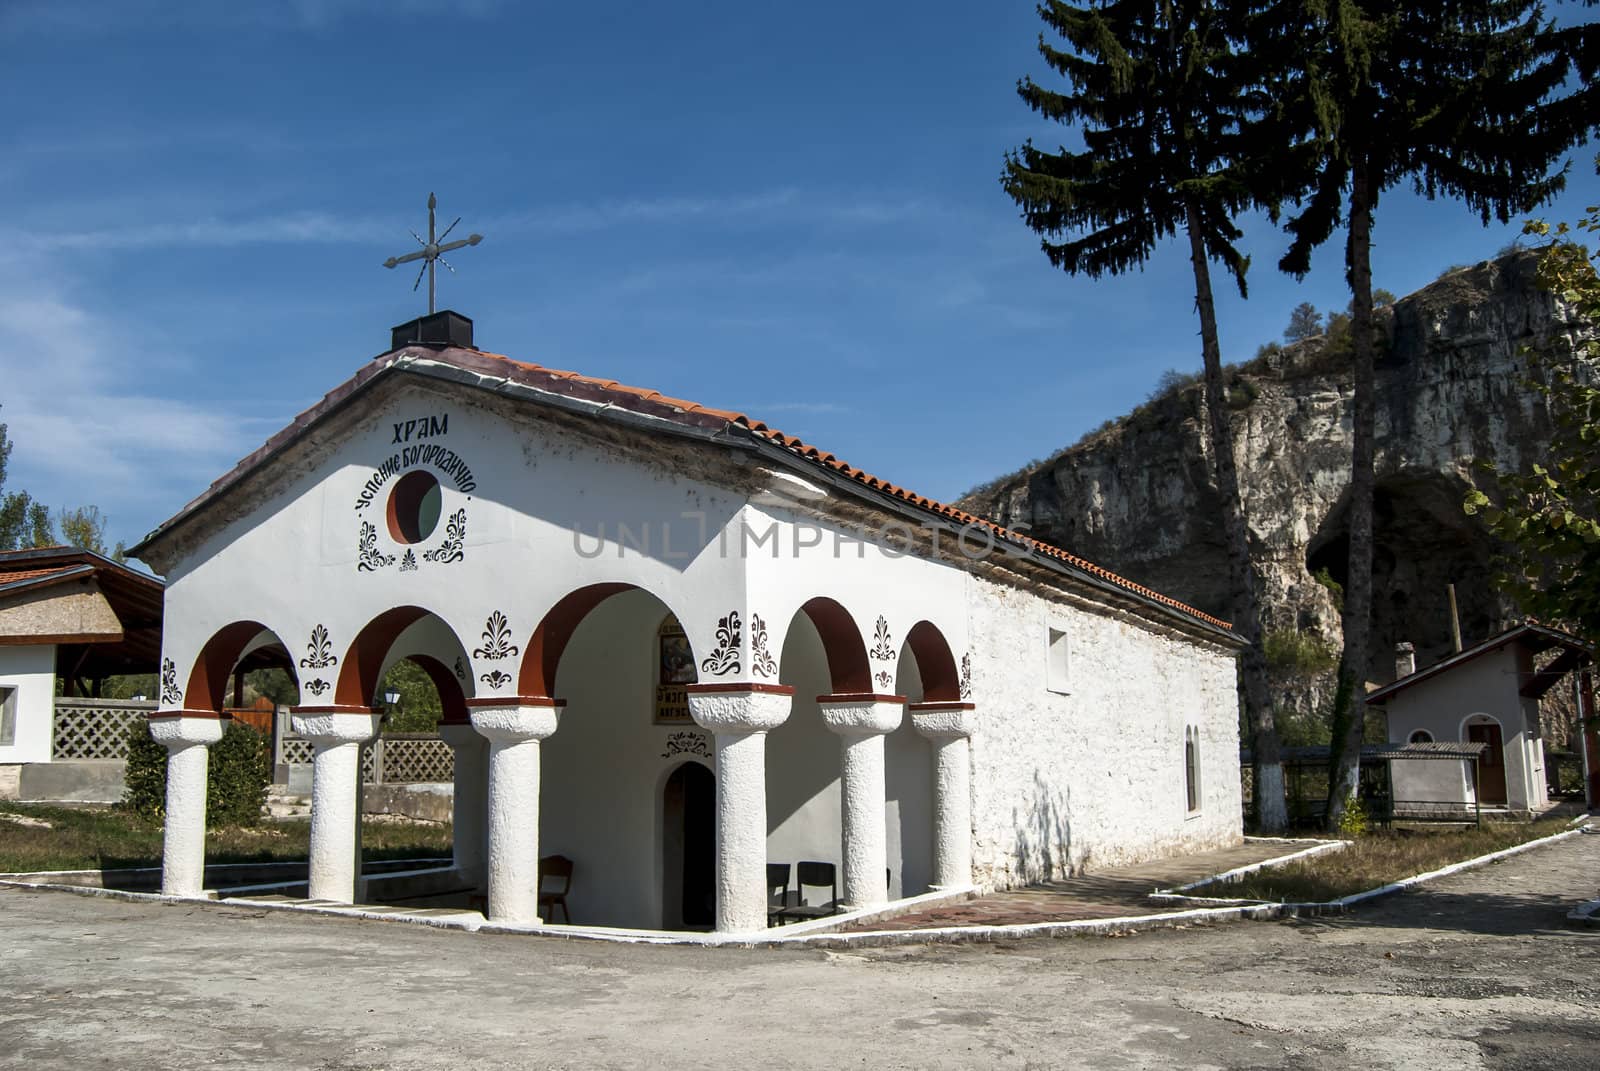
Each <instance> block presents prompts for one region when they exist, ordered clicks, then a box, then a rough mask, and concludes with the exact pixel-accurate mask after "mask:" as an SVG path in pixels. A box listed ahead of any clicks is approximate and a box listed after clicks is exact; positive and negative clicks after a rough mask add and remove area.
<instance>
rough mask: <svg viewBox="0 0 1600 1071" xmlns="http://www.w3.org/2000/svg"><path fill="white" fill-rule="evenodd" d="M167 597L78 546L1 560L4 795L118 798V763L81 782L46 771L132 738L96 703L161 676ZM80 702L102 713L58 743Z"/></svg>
mask: <svg viewBox="0 0 1600 1071" xmlns="http://www.w3.org/2000/svg"><path fill="white" fill-rule="evenodd" d="M162 591H163V584H162V582H161V581H160V580H159V579H157V578H155V577H153V576H150V575H148V574H146V573H142V572H139V571H138V570H136V569H131V568H129V567H128V566H126V565H122V564H120V563H118V562H114V561H112V560H111V559H109V558H106V557H104V556H102V555H99V554H95V553H92V552H90V551H87V550H80V549H78V548H76V547H40V548H33V549H29V550H11V551H0V795H3V796H10V797H13V798H15V797H17V796H19V795H20V796H22V797H23V798H39V797H40V796H41V795H42V796H43V797H45V798H56V799H63V798H100V797H104V798H109V799H115V798H117V797H118V796H120V794H121V779H122V770H121V763H120V762H118V761H116V760H109V761H108V762H102V761H101V760H99V759H91V760H88V762H89V765H88V766H86V767H83V768H82V769H80V770H78V771H76V773H77V774H78V775H79V776H74V773H73V771H70V770H67V769H65V768H57V769H54V770H46V769H43V767H44V766H46V765H48V764H50V763H51V762H52V761H53V760H55V759H58V758H61V757H63V754H77V753H79V752H82V753H86V754H96V755H97V754H100V753H102V752H103V753H105V754H111V753H114V752H118V751H119V750H125V741H123V740H122V739H120V738H118V739H115V740H113V739H112V738H111V737H112V736H115V735H116V734H119V733H125V731H126V711H123V710H118V709H113V708H114V707H115V704H100V703H98V702H97V697H98V696H99V694H100V684H101V682H102V681H104V680H105V679H106V678H108V677H113V676H118V675H122V674H143V673H151V674H153V673H155V672H156V668H157V666H158V664H159V661H160V657H161V608H162ZM58 683H59V685H60V687H59V691H60V692H61V697H60V699H59V700H58V696H57V691H58ZM151 698H152V699H153V698H154V697H153V696H152V697H151ZM77 700H83V702H82V703H78V704H77V705H79V706H82V707H83V708H84V709H85V710H88V709H89V708H91V707H93V708H95V711H94V712H92V713H89V714H85V715H83V716H82V717H80V718H79V719H78V722H81V723H82V724H78V722H74V723H73V724H72V725H71V726H70V727H69V728H68V729H67V730H66V732H68V733H70V734H73V737H74V739H73V740H70V741H69V740H65V739H58V738H57V728H58V726H57V713H58V707H60V706H62V705H63V703H65V704H67V705H72V704H73V703H74V702H75V701H77ZM150 705H152V706H153V703H152V704H150ZM101 707H104V713H103V714H102V712H101V710H100V708H101ZM138 709H139V711H140V713H141V714H142V712H143V710H144V709H146V708H145V707H140V708H138ZM100 735H105V736H106V739H105V740H100V739H99V736H100ZM79 736H81V737H82V738H83V739H81V740H80V739H78V737H79ZM91 737H93V739H90V738H91ZM75 745H81V746H75ZM96 763H98V765H96ZM30 772H31V774H32V780H33V781H35V782H37V784H36V785H35V786H34V788H33V789H32V790H30V788H29V786H28V784H27V783H26V782H27V781H28V780H29V775H30ZM83 792H88V796H87V797H84V796H83V795H82V793H83Z"/></svg>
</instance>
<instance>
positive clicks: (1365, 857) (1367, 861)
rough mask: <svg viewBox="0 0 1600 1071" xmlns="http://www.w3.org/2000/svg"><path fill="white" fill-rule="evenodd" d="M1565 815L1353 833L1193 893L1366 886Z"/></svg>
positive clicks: (1331, 893) (1347, 890) (1483, 851)
mask: <svg viewBox="0 0 1600 1071" xmlns="http://www.w3.org/2000/svg"><path fill="white" fill-rule="evenodd" d="M1568 823H1569V819H1568V818H1547V819H1544V820H1542V821H1538V822H1493V823H1485V824H1484V827H1483V828H1482V829H1465V830H1454V829H1452V830H1449V831H1444V830H1439V829H1428V828H1423V829H1415V830H1412V829H1401V830H1395V831H1391V832H1381V831H1380V832H1373V833H1368V834H1366V835H1365V836H1362V837H1359V838H1357V839H1356V840H1355V842H1354V843H1353V844H1351V846H1350V847H1348V848H1345V849H1344V850H1343V851H1336V852H1325V853H1323V854H1321V855H1314V856H1312V857H1311V858H1309V859H1304V860H1300V861H1299V862H1294V863H1286V864H1284V865H1283V866H1277V867H1268V868H1266V869H1265V870H1258V871H1256V872H1255V873H1254V874H1251V875H1249V876H1248V877H1246V878H1245V879H1244V880H1243V881H1239V882H1230V883H1228V884H1226V885H1210V886H1206V887H1205V888H1202V889H1196V890H1194V894H1195V895H1197V896H1232V897H1239V898H1242V899H1248V900H1289V901H1301V902H1310V903H1316V902H1321V901H1324V900H1337V899H1339V898H1340V897H1344V896H1350V895H1351V894H1353V893H1358V892H1366V891H1367V890H1368V889H1376V888H1378V887H1379V886H1382V885H1388V884H1389V883H1390V882H1394V881H1399V880H1400V879H1402V878H1409V877H1414V876H1415V875H1417V874H1426V873H1428V872H1429V871H1433V870H1438V869H1439V868H1440V867H1445V866H1449V865H1450V864H1451V863H1459V862H1461V861H1463V860H1466V859H1474V858H1476V857H1478V856H1480V855H1488V854H1489V853H1490V852H1497V851H1500V850H1501V849H1502V848H1510V847H1513V846H1515V845H1518V844H1522V843H1525V842H1527V841H1530V840H1537V839H1538V838H1540V837H1548V836H1550V835H1551V834H1552V833H1560V832H1562V831H1563V830H1565V829H1568V828H1570V827H1569V824H1568Z"/></svg>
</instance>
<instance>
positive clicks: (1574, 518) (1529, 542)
mask: <svg viewBox="0 0 1600 1071" xmlns="http://www.w3.org/2000/svg"><path fill="white" fill-rule="evenodd" d="M1597 167H1600V161H1597ZM1577 226H1578V229H1580V230H1582V231H1586V232H1590V233H1594V232H1600V210H1597V209H1591V210H1590V214H1589V215H1588V216H1586V217H1585V218H1584V219H1583V220H1582V221H1581V222H1580V223H1579V224H1578V225H1577ZM1531 229H1532V230H1533V231H1534V232H1535V233H1539V234H1547V235H1548V234H1551V233H1552V230H1551V228H1549V227H1547V226H1545V225H1544V224H1533V225H1531ZM1553 233H1554V234H1555V236H1556V238H1557V239H1558V241H1556V242H1555V243H1554V244H1552V245H1551V247H1550V248H1549V249H1548V250H1546V252H1545V254H1544V256H1543V257H1542V258H1541V260H1540V262H1539V276H1538V278H1539V282H1540V284H1541V285H1543V286H1544V287H1546V288H1547V289H1549V290H1551V291H1553V292H1554V293H1556V294H1558V295H1560V296H1561V297H1562V298H1563V299H1564V300H1566V301H1567V302H1569V303H1571V304H1573V305H1575V306H1576V307H1577V309H1578V310H1579V312H1581V313H1582V314H1583V316H1584V317H1585V318H1586V319H1588V320H1589V322H1591V323H1600V277H1597V276H1596V274H1595V268H1594V263H1595V261H1597V260H1600V246H1597V247H1596V249H1595V251H1594V252H1593V253H1590V252H1589V250H1588V249H1586V248H1585V247H1584V246H1583V245H1581V244H1578V243H1576V242H1572V241H1567V240H1566V238H1567V235H1568V234H1569V233H1570V231H1569V228H1568V227H1567V226H1566V225H1564V224H1563V225H1560V226H1558V227H1557V228H1555V229H1554V232H1553ZM1588 351H1589V353H1590V354H1591V355H1594V356H1600V346H1597V345H1596V343H1594V342H1592V341H1591V342H1590V343H1589V344H1588ZM1530 356H1531V357H1532V358H1533V360H1534V368H1535V370H1536V371H1538V372H1542V373H1543V378H1542V379H1541V380H1538V381H1536V382H1533V383H1532V384H1531V386H1532V387H1533V388H1534V389H1535V390H1537V391H1538V392H1539V393H1540V394H1541V395H1543V396H1544V399H1545V402H1546V404H1547V405H1548V406H1549V410H1550V420H1551V424H1552V429H1553V430H1552V432H1551V436H1550V442H1549V445H1548V447H1547V449H1546V450H1545V451H1544V452H1543V458H1542V460H1541V461H1540V462H1539V463H1537V464H1534V465H1532V466H1531V467H1530V469H1529V471H1527V472H1525V473H1499V474H1495V483H1496V485H1497V489H1498V496H1497V497H1498V499H1499V501H1498V502H1495V501H1492V500H1491V499H1490V497H1489V496H1488V495H1486V494H1485V493H1484V492H1483V491H1481V490H1476V489H1475V490H1472V491H1470V492H1468V494H1467V498H1466V502H1465V509H1466V511H1467V513H1469V514H1476V513H1481V514H1482V515H1483V518H1484V520H1485V521H1486V522H1487V523H1488V526H1489V529H1490V530H1491V531H1492V532H1494V534H1495V535H1497V536H1499V537H1500V538H1501V539H1503V540H1505V541H1506V542H1507V543H1508V544H1510V545H1511V546H1512V547H1513V548H1514V550H1515V552H1516V554H1515V558H1514V566H1513V567H1512V568H1509V569H1508V570H1507V571H1506V572H1504V573H1502V574H1501V575H1500V576H1499V577H1497V582H1498V583H1499V585H1500V586H1501V587H1502V588H1503V589H1505V590H1506V591H1509V592H1510V593H1511V595H1512V596H1513V597H1514V598H1515V599H1516V601H1517V604H1518V605H1519V606H1520V607H1521V608H1522V609H1523V611H1524V612H1526V613H1528V614H1530V615H1532V616H1534V617H1537V618H1539V619H1541V620H1545V621H1550V622H1555V623H1560V624H1563V625H1565V626H1567V627H1568V628H1571V629H1573V630H1574V631H1576V632H1578V634H1579V635H1582V636H1584V637H1586V638H1587V639H1589V640H1590V641H1595V640H1600V387H1597V386H1596V385H1595V384H1594V383H1593V382H1592V381H1586V380H1584V379H1580V378H1579V377H1578V376H1576V375H1574V373H1573V369H1572V368H1571V367H1567V366H1563V365H1560V364H1557V363H1556V362H1555V361H1553V360H1550V359H1549V358H1548V356H1547V357H1545V358H1540V357H1539V356H1538V355H1537V354H1530ZM1490 471H1491V472H1492V471H1493V470H1492V469H1491V470H1490Z"/></svg>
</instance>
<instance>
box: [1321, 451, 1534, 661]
mask: <svg viewBox="0 0 1600 1071" xmlns="http://www.w3.org/2000/svg"><path fill="white" fill-rule="evenodd" d="M1466 489H1467V484H1466V482H1465V481H1463V480H1461V479H1460V478H1459V477H1456V476H1451V475H1445V474H1443V473H1437V472H1422V473H1408V472H1402V473H1398V474H1392V475H1388V476H1385V477H1382V478H1380V479H1379V480H1378V482H1377V485H1376V487H1375V489H1374V493H1373V516H1372V535H1373V554H1372V591H1373V598H1372V650H1371V651H1370V656H1371V661H1370V664H1369V666H1368V679H1370V680H1374V681H1387V680H1388V679H1389V677H1390V676H1392V669H1393V658H1392V652H1393V650H1394V645H1395V644H1396V643H1400V642H1409V643H1413V644H1415V645H1416V649H1417V656H1418V657H1417V661H1418V664H1420V665H1427V664H1429V663H1431V662H1434V661H1437V660H1438V659H1440V658H1443V657H1445V656H1447V655H1449V654H1450V653H1451V650H1452V644H1451V636H1450V607H1449V585H1451V584H1454V585H1455V586H1456V598H1457V603H1458V605H1459V608H1460V616H1461V636H1462V640H1463V642H1464V643H1466V644H1469V645H1470V644H1472V643H1475V642H1477V641H1479V640H1482V639H1485V638H1487V637H1488V636H1490V635H1492V634H1493V633H1494V632H1495V631H1497V630H1498V629H1499V628H1500V627H1501V626H1502V624H1503V623H1504V621H1505V618H1506V607H1505V604H1504V601H1503V598H1502V596H1501V595H1500V594H1499V593H1498V592H1496V591H1495V590H1494V589H1493V588H1492V587H1491V586H1490V579H1491V577H1492V576H1493V574H1494V569H1493V566H1492V561H1493V557H1494V554H1495V543H1494V540H1493V538H1492V537H1491V536H1490V535H1489V533H1488V531H1487V530H1486V529H1484V528H1483V527H1482V526H1481V525H1480V524H1478V523H1477V522H1476V521H1475V520H1474V519H1473V518H1471V517H1468V516H1467V515H1466V514H1465V513H1464V512H1463V511H1462V508H1461V502H1462V499H1463V497H1464V496H1465V494H1466ZM1349 510H1350V506H1349V495H1348V494H1346V495H1344V496H1343V497H1342V498H1341V499H1340V500H1339V502H1338V504H1337V505H1336V506H1335V507H1334V509H1333V510H1332V511H1330V513H1329V514H1328V516H1327V517H1326V518H1324V520H1323V522H1322V524H1321V526H1320V527H1319V528H1318V530H1317V534H1316V535H1315V536H1314V537H1313V538H1312V540H1311V542H1310V543H1309V544H1308V546H1307V548H1306V571H1307V572H1308V573H1309V574H1310V575H1311V576H1312V577H1316V576H1318V574H1319V573H1324V575H1325V576H1326V577H1327V578H1328V579H1331V580H1332V581H1334V582H1335V583H1337V584H1338V585H1339V587H1340V588H1341V589H1344V590H1348V587H1349V575H1350V574H1349V558H1350V531H1349ZM1324 571H1325V572H1324Z"/></svg>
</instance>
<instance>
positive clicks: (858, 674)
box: [800, 595, 872, 694]
mask: <svg viewBox="0 0 1600 1071" xmlns="http://www.w3.org/2000/svg"><path fill="white" fill-rule="evenodd" d="M800 609H801V610H802V611H804V613H805V615H806V616H807V617H809V618H810V619H811V623H812V624H813V625H815V626H816V627H817V635H819V636H821V637H822V649H823V651H825V652H826V653H827V655H828V676H829V677H830V678H831V679H832V682H833V691H834V692H835V693H839V694H846V693H852V694H861V693H865V692H870V691H872V667H871V666H870V665H869V664H868V662H867V645H866V644H865V643H863V642H862V640H861V630H860V629H858V628H856V623H855V619H854V618H852V617H851V616H850V611H848V610H846V609H845V608H844V607H843V606H840V605H839V604H838V603H836V602H834V601H833V600H832V599H830V598H828V597H826V596H822V595H819V596H818V597H817V598H815V599H812V600H811V601H810V602H807V603H806V604H805V605H804V606H802V607H800Z"/></svg>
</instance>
